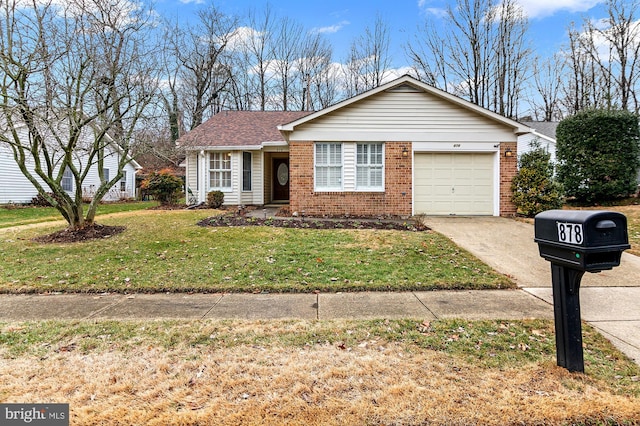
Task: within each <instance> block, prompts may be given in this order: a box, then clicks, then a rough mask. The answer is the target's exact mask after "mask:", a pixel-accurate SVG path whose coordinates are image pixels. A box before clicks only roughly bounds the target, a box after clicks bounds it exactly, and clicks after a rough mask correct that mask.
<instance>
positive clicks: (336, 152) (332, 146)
mask: <svg viewBox="0 0 640 426" xmlns="http://www.w3.org/2000/svg"><path fill="white" fill-rule="evenodd" d="M315 169H316V180H315V181H316V190H320V191H336V190H337V191H339V190H342V144H341V143H316V145H315Z"/></svg>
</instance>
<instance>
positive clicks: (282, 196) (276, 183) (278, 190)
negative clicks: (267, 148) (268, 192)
mask: <svg viewBox="0 0 640 426" xmlns="http://www.w3.org/2000/svg"><path fill="white" fill-rule="evenodd" d="M272 182H273V201H289V159H288V158H274V159H273V179H272Z"/></svg>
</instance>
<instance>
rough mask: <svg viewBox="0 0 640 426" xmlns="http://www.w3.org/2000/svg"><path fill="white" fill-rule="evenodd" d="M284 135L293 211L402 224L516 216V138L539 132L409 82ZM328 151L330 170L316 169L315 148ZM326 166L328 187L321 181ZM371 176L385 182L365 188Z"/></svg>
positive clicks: (288, 128)
mask: <svg viewBox="0 0 640 426" xmlns="http://www.w3.org/2000/svg"><path fill="white" fill-rule="evenodd" d="M279 130H280V132H281V133H282V135H283V137H284V139H285V140H286V141H287V144H288V146H289V158H290V163H291V177H290V179H291V196H290V210H291V211H292V212H302V211H304V212H305V214H307V215H317V216H339V215H346V214H348V215H360V216H380V215H390V216H400V217H408V216H411V215H412V214H421V213H424V214H428V215H490V216H498V215H503V216H510V215H513V214H514V213H515V211H516V209H515V205H514V204H513V202H512V200H511V179H512V178H513V176H514V175H515V173H516V172H517V138H518V136H519V135H522V134H526V133H529V132H530V131H531V129H530V128H529V127H527V126H524V125H522V124H520V123H518V122H516V121H513V120H510V119H508V118H505V117H503V116H501V115H499V114H496V113H494V112H491V111H489V110H486V109H484V108H481V107H479V106H478V105H475V104H472V103H470V102H467V101H465V100H463V99H461V98H458V97H456V96H453V95H451V94H449V93H446V92H443V91H441V90H438V89H436V88H434V87H432V86H429V85H427V84H424V83H422V82H420V81H418V80H416V79H414V78H412V77H410V76H403V77H400V78H399V79H397V80H394V81H392V82H389V83H386V84H384V85H382V86H380V87H378V88H375V89H372V90H370V91H368V92H365V93H361V94H360V95H357V96H355V97H353V98H351V99H347V100H345V101H343V102H340V103H338V104H335V105H333V106H330V107H328V108H326V109H324V110H322V111H317V112H314V113H312V114H309V115H307V116H305V117H303V118H301V119H299V120H296V121H294V122H291V123H288V124H284V125H281V126H279ZM327 144H330V145H331V146H332V147H333V148H332V149H333V150H334V152H335V155H334V157H332V162H331V164H325V162H326V161H325V159H324V157H320V158H321V159H322V161H320V162H319V161H318V158H319V157H318V155H317V154H318V152H319V151H318V150H319V148H317V147H318V146H320V147H321V148H320V149H324V148H323V147H324V145H327ZM369 145H371V146H375V147H379V146H382V149H381V150H380V149H377V148H376V150H373V151H372V150H369V149H368V146H369ZM374 151H375V152H376V153H380V154H381V155H382V157H380V156H379V155H378V156H377V157H374V156H372V155H370V152H374ZM327 167H331V170H332V173H333V176H335V179H334V182H333V185H332V186H331V187H330V188H329V187H326V186H324V181H320V180H319V179H318V176H322V177H323V176H326V174H327V173H326V171H325V169H326V168H327ZM358 173H361V176H363V179H360V177H359V175H358ZM367 173H368V174H367ZM372 173H375V176H380V175H381V176H382V179H381V181H380V179H378V180H376V185H371V184H370V183H371V181H370V180H369V181H368V180H367V179H368V177H370V176H372ZM325 180H326V179H325ZM318 182H320V185H318ZM361 182H365V183H367V182H368V183H369V184H364V185H361Z"/></svg>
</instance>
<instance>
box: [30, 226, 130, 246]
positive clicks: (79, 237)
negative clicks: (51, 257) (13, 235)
mask: <svg viewBox="0 0 640 426" xmlns="http://www.w3.org/2000/svg"><path fill="white" fill-rule="evenodd" d="M125 229H126V227H125V226H106V225H98V224H94V225H93V226H87V227H84V228H81V229H69V228H67V229H63V230H62V231H58V232H54V233H53V234H48V235H43V236H41V237H36V238H34V239H33V241H37V242H39V243H78V242H82V241H89V240H95V239H100V238H109V237H111V236H113V235H117V234H119V233H121V232H123V231H124V230H125Z"/></svg>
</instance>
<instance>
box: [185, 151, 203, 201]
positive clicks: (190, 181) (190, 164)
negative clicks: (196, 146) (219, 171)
mask: <svg viewBox="0 0 640 426" xmlns="http://www.w3.org/2000/svg"><path fill="white" fill-rule="evenodd" d="M186 162H187V171H186V184H187V190H188V189H191V191H192V192H193V194H194V195H196V196H197V194H198V189H199V188H200V186H199V185H198V174H197V173H198V164H197V163H198V153H197V152H195V151H191V152H188V153H187V158H186Z"/></svg>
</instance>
